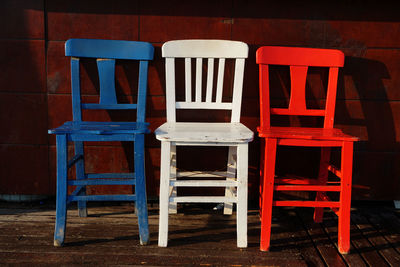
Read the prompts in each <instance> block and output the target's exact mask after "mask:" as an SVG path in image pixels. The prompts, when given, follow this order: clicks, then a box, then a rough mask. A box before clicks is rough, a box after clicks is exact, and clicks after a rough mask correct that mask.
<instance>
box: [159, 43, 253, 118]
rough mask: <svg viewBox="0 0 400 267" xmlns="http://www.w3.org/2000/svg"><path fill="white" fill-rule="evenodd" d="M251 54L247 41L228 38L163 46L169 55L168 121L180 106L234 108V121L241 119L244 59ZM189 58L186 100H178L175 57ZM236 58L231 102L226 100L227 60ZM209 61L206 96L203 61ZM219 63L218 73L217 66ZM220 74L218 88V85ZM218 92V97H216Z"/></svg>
mask: <svg viewBox="0 0 400 267" xmlns="http://www.w3.org/2000/svg"><path fill="white" fill-rule="evenodd" d="M247 55H248V46H247V44H245V43H242V42H238V41H228V40H180V41H169V42H166V43H164V45H163V46H162V56H163V57H165V58H166V64H165V65H166V91H167V121H169V122H175V121H176V112H175V110H176V109H215V110H218V109H221V110H232V114H231V122H239V120H240V108H241V98H242V87H243V75H244V62H245V59H246V58H247ZM178 58H182V59H184V61H185V101H176V96H175V89H176V88H175V59H178ZM226 59H234V60H235V70H234V80H233V88H232V90H233V94H232V101H231V102H222V95H223V86H224V75H225V61H226ZM204 61H206V62H207V70H206V71H207V74H206V85H205V88H206V90H205V92H206V95H205V97H203V95H202V91H203V84H202V81H203V69H204V68H203V62H204ZM193 63H194V64H195V77H194V79H193V80H194V82H195V85H194V89H195V90H194V93H195V95H194V98H193V96H192V82H193V81H192V64H193ZM215 63H216V64H217V65H218V67H217V68H216V73H214V72H215V71H214V65H215ZM214 76H216V88H213V85H214V78H215V77H214ZM214 95H215V97H213V96H214Z"/></svg>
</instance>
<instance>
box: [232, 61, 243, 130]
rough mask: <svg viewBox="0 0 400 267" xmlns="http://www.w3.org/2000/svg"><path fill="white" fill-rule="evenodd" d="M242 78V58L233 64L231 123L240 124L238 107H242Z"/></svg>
mask: <svg viewBox="0 0 400 267" xmlns="http://www.w3.org/2000/svg"><path fill="white" fill-rule="evenodd" d="M243 76H244V58H238V59H236V62H235V78H234V81H233V97H232V116H231V122H240V107H241V105H242V90H240V88H242V87H243Z"/></svg>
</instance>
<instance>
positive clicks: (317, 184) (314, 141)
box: [256, 46, 358, 253]
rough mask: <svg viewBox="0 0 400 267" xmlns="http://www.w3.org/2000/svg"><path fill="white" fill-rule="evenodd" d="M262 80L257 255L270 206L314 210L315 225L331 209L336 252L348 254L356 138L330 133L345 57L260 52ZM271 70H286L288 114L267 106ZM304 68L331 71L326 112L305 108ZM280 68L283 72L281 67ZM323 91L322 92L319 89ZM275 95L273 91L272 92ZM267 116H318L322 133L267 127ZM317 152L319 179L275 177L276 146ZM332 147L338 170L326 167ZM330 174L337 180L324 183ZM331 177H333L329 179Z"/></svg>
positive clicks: (323, 52) (265, 242)
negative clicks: (277, 195)
mask: <svg viewBox="0 0 400 267" xmlns="http://www.w3.org/2000/svg"><path fill="white" fill-rule="evenodd" d="M256 61H257V64H259V71H260V73H259V77H260V113H261V114H260V127H259V128H258V132H259V136H260V137H261V138H262V143H263V146H264V147H263V148H262V149H261V151H262V160H261V183H260V204H261V205H260V212H261V241H260V250H262V251H267V250H269V246H270V235H271V216H272V206H296V207H315V211H314V221H315V222H321V221H322V217H323V212H324V208H331V209H332V210H333V211H334V212H335V213H336V215H337V216H338V218H339V219H338V220H339V225H338V249H339V252H340V253H347V252H348V251H349V248H350V205H351V178H352V165H353V142H354V141H357V140H358V138H356V137H353V136H349V135H346V134H344V133H343V132H342V131H341V130H339V129H335V128H333V118H334V113H335V101H336V86H337V79H338V71H339V67H343V63H344V55H343V53H342V52H341V51H339V50H331V49H315V48H297V47H296V48H295V47H272V46H271V47H267V46H266V47H261V48H259V49H258V50H257V55H256ZM270 65H285V66H289V67H290V88H291V89H290V100H289V105H288V107H287V108H273V107H271V106H270V79H269V78H270ZM308 67H325V68H329V76H328V82H327V91H326V102H325V108H324V109H309V108H307V105H306V78H307V71H308ZM279 68H282V67H279ZM322 87H323V86H322ZM271 89H272V90H273V88H271ZM271 115H289V116H292V115H294V116H320V117H323V120H324V125H323V128H308V127H276V126H271V118H270V117H271ZM278 145H281V146H297V147H298V146H300V147H321V161H320V166H319V174H318V178H317V179H307V178H298V177H296V178H293V177H292V178H281V177H275V159H276V149H277V146H278ZM331 147H339V148H341V168H340V169H339V168H336V167H335V166H333V165H331V164H330V163H329V161H330V154H331ZM329 171H330V172H331V173H333V174H334V176H335V177H337V178H336V179H335V180H336V181H333V182H332V181H331V179H329V181H328V173H329ZM331 176H332V175H331ZM274 191H286V192H288V191H314V192H316V199H315V201H304V200H290V201H287V200H279V201H278V200H274V199H273V195H274ZM327 192H339V194H340V197H339V201H333V200H331V199H330V198H329V197H328V195H327Z"/></svg>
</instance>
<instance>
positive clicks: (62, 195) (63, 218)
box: [54, 135, 68, 247]
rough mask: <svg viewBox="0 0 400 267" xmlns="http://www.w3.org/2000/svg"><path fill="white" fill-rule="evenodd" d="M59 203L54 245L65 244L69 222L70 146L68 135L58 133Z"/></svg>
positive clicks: (57, 205)
mask: <svg viewBox="0 0 400 267" xmlns="http://www.w3.org/2000/svg"><path fill="white" fill-rule="evenodd" d="M56 142H57V200H56V201H57V204H56V223H55V228H54V246H56V247H60V246H62V245H63V244H64V238H65V227H66V222H67V175H68V174H67V173H68V172H67V162H68V150H67V149H68V148H67V137H66V135H57V137H56Z"/></svg>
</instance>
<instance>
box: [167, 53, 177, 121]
mask: <svg viewBox="0 0 400 267" xmlns="http://www.w3.org/2000/svg"><path fill="white" fill-rule="evenodd" d="M165 77H166V88H167V89H166V90H167V96H166V98H167V121H168V122H175V121H176V116H175V59H174V58H166V59H165Z"/></svg>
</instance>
